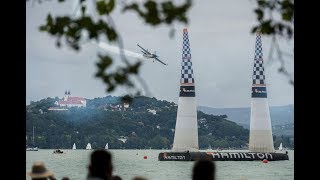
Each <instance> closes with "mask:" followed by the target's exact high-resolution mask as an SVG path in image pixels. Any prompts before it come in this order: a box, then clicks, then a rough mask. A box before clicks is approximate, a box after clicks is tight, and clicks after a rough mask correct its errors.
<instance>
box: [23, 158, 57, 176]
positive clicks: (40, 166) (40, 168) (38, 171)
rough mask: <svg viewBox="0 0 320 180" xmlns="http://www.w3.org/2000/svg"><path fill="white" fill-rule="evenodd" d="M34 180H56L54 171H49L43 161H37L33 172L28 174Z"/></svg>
mask: <svg viewBox="0 0 320 180" xmlns="http://www.w3.org/2000/svg"><path fill="white" fill-rule="evenodd" d="M27 174H28V175H29V176H30V177H31V179H32V180H48V179H50V180H56V178H55V177H54V174H53V172H52V171H50V170H48V169H47V168H46V166H45V165H44V162H42V161H36V162H35V163H33V165H32V170H31V171H29V172H27Z"/></svg>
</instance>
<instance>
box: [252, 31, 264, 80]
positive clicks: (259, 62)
mask: <svg viewBox="0 0 320 180" xmlns="http://www.w3.org/2000/svg"><path fill="white" fill-rule="evenodd" d="M252 79H253V82H252V84H253V85H265V75H264V67H263V59H262V42H261V34H260V33H259V32H258V33H257V38H256V47H255V55H254V65H253V76H252Z"/></svg>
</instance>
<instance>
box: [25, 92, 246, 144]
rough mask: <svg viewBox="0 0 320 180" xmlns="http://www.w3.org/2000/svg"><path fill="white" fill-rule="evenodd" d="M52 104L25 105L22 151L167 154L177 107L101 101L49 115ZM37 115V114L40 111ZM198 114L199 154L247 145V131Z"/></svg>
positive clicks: (137, 100)
mask: <svg viewBox="0 0 320 180" xmlns="http://www.w3.org/2000/svg"><path fill="white" fill-rule="evenodd" d="M57 99H58V98H47V99H42V100H40V101H37V102H31V103H30V105H27V106H26V129H27V131H26V135H27V137H26V138H27V142H26V143H27V145H31V144H32V127H33V126H34V127H35V145H37V146H38V147H39V148H67V149H69V148H71V147H72V145H73V143H76V145H77V148H78V149H84V148H85V146H86V144H87V143H91V145H92V148H94V149H95V148H101V147H104V146H105V144H106V143H109V148H111V149H118V148H126V149H135V148H138V149H145V148H152V149H162V148H171V147H172V143H173V137H174V129H175V123H176V115H177V105H176V104H175V103H173V102H168V101H161V100H157V99H155V98H148V97H143V96H140V97H136V98H134V100H133V102H131V103H130V104H129V107H128V108H124V106H123V103H122V102H121V101H120V98H119V97H113V96H107V97H104V98H95V99H92V100H90V99H89V100H87V107H85V108H84V107H82V108H69V109H68V110H65V111H49V110H48V108H49V107H52V106H54V102H55V101H56V100H57ZM40 109H41V110H40ZM225 118H226V116H225V115H220V116H214V115H208V114H204V113H203V112H201V111H198V126H199V131H198V133H199V146H200V148H208V146H209V145H211V147H212V148H217V147H220V148H228V147H234V148H241V147H243V146H245V145H246V143H248V139H249V138H248V136H249V131H248V130H247V129H244V128H243V127H241V126H239V125H237V124H236V123H234V122H231V121H228V120H226V119H225Z"/></svg>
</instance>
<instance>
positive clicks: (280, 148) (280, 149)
mask: <svg viewBox="0 0 320 180" xmlns="http://www.w3.org/2000/svg"><path fill="white" fill-rule="evenodd" d="M282 150H283V148H282V143H280V146H279V151H282Z"/></svg>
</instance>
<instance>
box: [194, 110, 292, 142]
mask: <svg viewBox="0 0 320 180" xmlns="http://www.w3.org/2000/svg"><path fill="white" fill-rule="evenodd" d="M198 110H200V111H203V112H204V113H207V114H214V115H227V119H228V120H230V121H233V122H235V123H237V124H239V125H241V126H243V127H244V128H246V129H249V127H250V108H249V107H248V108H211V107H206V106H198ZM293 112H294V108H293V105H287V106H271V107H270V115H271V123H272V129H273V132H274V134H275V135H278V136H281V135H287V136H293V129H294V113H293Z"/></svg>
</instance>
